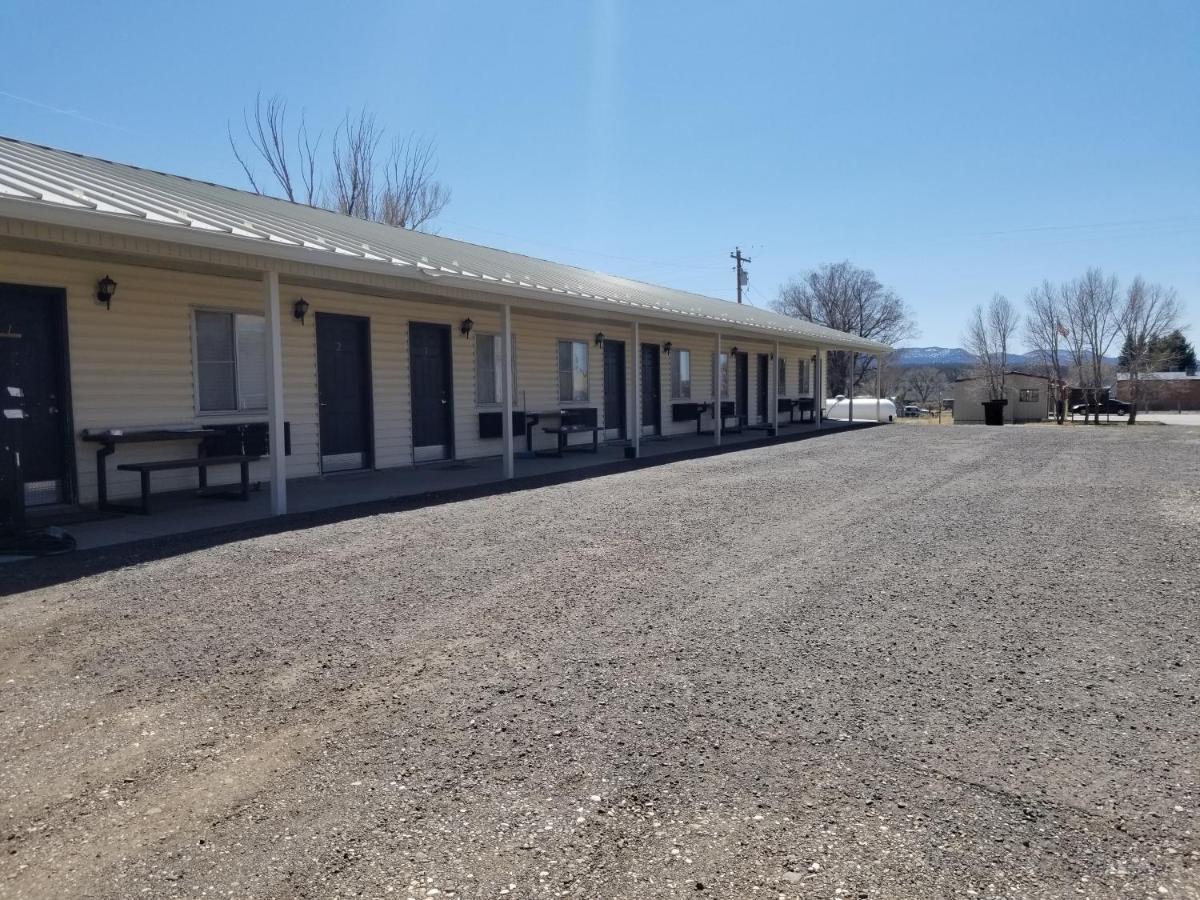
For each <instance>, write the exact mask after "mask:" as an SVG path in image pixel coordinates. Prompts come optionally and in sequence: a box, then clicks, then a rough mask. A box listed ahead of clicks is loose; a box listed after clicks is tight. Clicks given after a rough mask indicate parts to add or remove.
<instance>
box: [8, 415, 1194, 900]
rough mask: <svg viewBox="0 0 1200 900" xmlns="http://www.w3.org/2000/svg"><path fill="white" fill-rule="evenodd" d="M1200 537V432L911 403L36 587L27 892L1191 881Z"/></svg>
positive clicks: (13, 866) (21, 859) (15, 726)
mask: <svg viewBox="0 0 1200 900" xmlns="http://www.w3.org/2000/svg"><path fill="white" fill-rule="evenodd" d="M1198 550H1200V429H1188V428H1170V429H1168V428H1145V429H1140V428H1138V429H1128V430H1120V429H1113V428H1106V429H1095V430H1094V431H1092V430H1088V429H1083V428H1070V429H1059V428H1054V427H1049V426H1047V427H1027V428H1021V427H1016V428H1011V427H1010V428H1003V429H986V428H980V427H956V428H934V429H930V428H918V429H913V428H896V427H884V428H877V429H872V430H868V431H863V432H858V433H850V434H839V435H831V436H827V437H822V438H819V439H817V440H810V441H807V442H803V443H798V444H792V445H777V446H772V447H768V448H764V449H757V450H750V451H744V452H739V453H733V454H728V455H725V456H720V457H712V458H708V459H701V460H694V461H690V462H683V463H675V464H671V465H667V466H662V467H659V468H654V469H647V470H642V471H638V472H633V473H629V474H624V475H618V476H610V477H606V478H599V479H593V480H588V481H580V482H576V483H572V484H567V485H560V486H556V487H550V488H544V489H539V490H535V491H528V492H522V493H515V494H509V495H504V496H496V497H490V498H485V499H480V500H471V501H467V502H461V503H454V504H448V505H444V506H439V507H432V508H427V509H423V510H416V511H408V512H398V513H390V514H386V515H376V516H371V517H367V518H361V519H355V520H350V521H346V522H342V523H339V524H335V525H327V526H322V527H319V528H310V529H305V530H299V531H294V532H288V533H284V534H279V535H273V536H267V537H259V538H254V539H250V540H243V541H238V542H232V543H225V544H221V545H216V546H213V547H211V548H209V549H204V550H201V551H197V552H191V553H186V554H182V555H177V556H173V557H169V558H165V559H159V560H156V561H153V562H145V563H140V564H131V565H127V566H119V567H114V568H113V569H111V570H110V571H107V572H104V573H102V574H97V575H90V576H88V577H84V578H81V579H78V580H72V581H65V582H63V583H61V584H58V585H53V586H48V587H39V588H36V589H32V590H28V591H24V592H18V593H14V594H12V595H11V596H9V597H8V598H7V599H4V600H2V601H0V604H3V615H4V619H3V621H4V626H5V627H4V629H3V634H2V635H0V669H2V674H0V682H2V683H0V688H2V691H0V708H2V711H3V722H2V725H0V729H2V731H0V734H2V740H0V747H2V750H0V814H2V815H3V817H4V818H3V829H4V832H3V838H4V853H3V855H2V856H0V896H3V897H13V898H17V897H106V898H107V897H122V898H125V897H143V896H148V897H217V896H223V897H225V896H227V897H238V898H246V897H281V898H283V897H302V898H310V897H311V898H318V897H320V898H325V897H392V896H395V897H401V898H403V897H447V896H457V897H498V896H501V895H503V896H508V897H513V898H517V897H521V898H524V897H551V896H559V895H569V896H573V897H585V898H617V897H622V898H624V897H670V896H684V895H687V896H692V897H739V898H740V897H750V896H762V897H779V896H782V897H789V898H790V897H824V898H838V897H844V898H855V900H857V898H938V897H951V896H955V897H957V896H963V897H965V896H981V897H991V896H997V897H998V896H1003V897H1055V898H1058V897H1067V896H1071V897H1076V896H1078V897H1092V898H1104V897H1122V898H1125V897H1155V898H1159V897H1163V896H1166V897H1197V896H1200V842H1198V841H1197V836H1196V829H1197V827H1198V826H1200V783H1198V778H1197V770H1198V767H1200V751H1198V749H1197V748H1198V747H1200V726H1198V721H1200V717H1198V713H1200V706H1198V704H1197V692H1198V686H1197V682H1196V678H1197V666H1198V649H1200V648H1198V646H1197V636H1198V633H1200V628H1198V619H1197V596H1198V594H1200V565H1198V563H1197V560H1198V558H1200V554H1198ZM1085 557H1090V558H1091V559H1092V560H1093V562H1092V564H1090V565H1085V564H1084V559H1085ZM47 564H48V565H51V566H53V565H56V564H57V565H61V564H62V563H61V562H60V563H54V562H50V563H43V564H42V565H47ZM28 571H32V570H28V569H22V570H21V572H28ZM20 577H21V574H20V572H18V571H17V570H16V569H11V570H9V571H7V572H6V571H4V570H0V582H3V581H4V580H5V579H8V581H9V584H8V587H9V589H10V590H11V589H12V588H13V586H14V585H15V584H17V583H18V579H19V578H20Z"/></svg>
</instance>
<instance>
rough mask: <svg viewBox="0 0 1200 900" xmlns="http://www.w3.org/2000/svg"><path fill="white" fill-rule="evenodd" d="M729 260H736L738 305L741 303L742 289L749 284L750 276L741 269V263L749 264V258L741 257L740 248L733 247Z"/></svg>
mask: <svg viewBox="0 0 1200 900" xmlns="http://www.w3.org/2000/svg"><path fill="white" fill-rule="evenodd" d="M729 258H730V259H736V260H737V291H738V295H737V297H738V303H741V302H742V288H744V287H745V286H746V285H748V284H749V283H750V275H749V273H747V272H746V270H745V269H743V268H742V263H748V262H750V257H748V256H742V248H741V247H734V248H733V252H732V253H730V254H729Z"/></svg>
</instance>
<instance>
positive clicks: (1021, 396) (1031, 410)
mask: <svg viewBox="0 0 1200 900" xmlns="http://www.w3.org/2000/svg"><path fill="white" fill-rule="evenodd" d="M1050 387H1051V380H1050V379H1049V378H1048V377H1047V376H1045V375H1034V374H1032V373H1031V372H1018V371H1015V370H1014V371H1011V372H1005V373H1004V393H1005V399H1006V400H1008V403H1007V404H1006V405H1005V407H1004V422H1005V424H1020V423H1021V422H1044V421H1045V420H1046V418H1047V417H1048V416H1049V414H1050V409H1051V404H1052V403H1053V397H1051V390H1050ZM988 399H990V396H989V394H988V381H987V379H986V378H984V377H982V376H972V377H967V378H959V379H956V380H955V382H954V424H955V425H982V424H983V422H984V418H983V401H985V400H988Z"/></svg>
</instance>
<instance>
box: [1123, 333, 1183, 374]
mask: <svg viewBox="0 0 1200 900" xmlns="http://www.w3.org/2000/svg"><path fill="white" fill-rule="evenodd" d="M1126 349H1127V348H1125V347H1122V348H1121V355H1122V357H1124V355H1125V351H1126ZM1150 351H1151V354H1152V356H1153V358H1155V359H1156V360H1158V361H1159V362H1158V365H1157V366H1156V367H1155V368H1156V369H1157V370H1158V371H1159V372H1182V371H1188V370H1191V369H1195V368H1196V348H1195V347H1193V346H1192V345H1191V343H1189V341H1188V339H1187V338H1185V337H1184V336H1183V332H1182V331H1180V330H1179V329H1178V328H1176V329H1175V330H1174V331H1172V332H1171V333H1170V334H1166V335H1164V336H1162V337H1160V338H1156V339H1155V340H1153V341H1151V343H1150Z"/></svg>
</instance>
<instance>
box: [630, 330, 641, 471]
mask: <svg viewBox="0 0 1200 900" xmlns="http://www.w3.org/2000/svg"><path fill="white" fill-rule="evenodd" d="M629 356H630V359H631V360H632V361H633V379H632V383H633V402H632V403H630V404H629V410H630V413H631V415H630V420H631V428H630V439H631V443H630V446H631V447H633V458H634V459H637V458H638V456H640V455H641V452H642V334H641V329H640V328H639V327H638V323H637V322H636V321H635V322H634V323H633V352H632V353H630V354H629Z"/></svg>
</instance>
